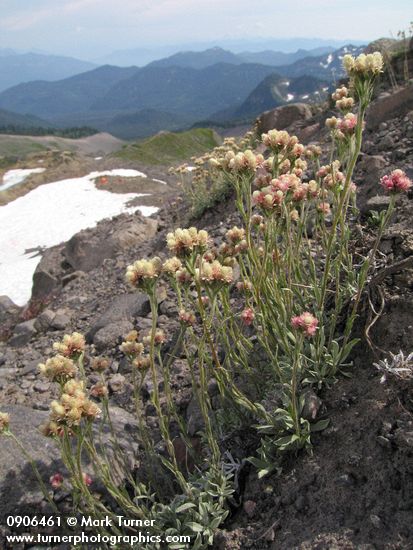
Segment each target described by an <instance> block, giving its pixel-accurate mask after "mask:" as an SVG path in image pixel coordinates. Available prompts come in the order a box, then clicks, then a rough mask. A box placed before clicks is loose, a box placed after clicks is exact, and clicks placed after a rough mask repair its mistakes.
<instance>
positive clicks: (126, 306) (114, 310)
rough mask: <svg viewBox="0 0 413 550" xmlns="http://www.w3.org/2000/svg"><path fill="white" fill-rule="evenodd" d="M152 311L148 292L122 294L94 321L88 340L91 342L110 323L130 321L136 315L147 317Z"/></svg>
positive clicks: (87, 335) (87, 336)
mask: <svg viewBox="0 0 413 550" xmlns="http://www.w3.org/2000/svg"><path fill="white" fill-rule="evenodd" d="M149 311H150V304H149V298H148V297H147V296H146V294H141V293H139V292H133V293H128V294H121V295H120V296H117V297H116V298H114V299H113V301H112V302H111V304H110V305H109V307H108V308H107V310H106V311H105V312H104V313H103V314H102V315H100V316H99V317H98V318H97V319H96V320H95V321H94V322H92V325H91V328H90V330H89V332H88V333H87V334H86V340H87V341H88V342H89V343H91V342H92V341H93V339H94V336H95V334H96V333H97V332H98V331H100V330H101V329H103V328H104V327H106V326H108V325H110V324H116V323H118V322H120V321H128V322H129V323H130V322H131V321H132V320H133V319H135V318H136V317H145V316H146V315H147V314H148V313H149Z"/></svg>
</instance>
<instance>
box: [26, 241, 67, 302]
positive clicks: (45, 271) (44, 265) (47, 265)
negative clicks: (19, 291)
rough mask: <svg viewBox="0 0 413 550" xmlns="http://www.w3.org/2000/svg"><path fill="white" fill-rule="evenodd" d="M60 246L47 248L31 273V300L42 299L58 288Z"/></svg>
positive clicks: (60, 259)
mask: <svg viewBox="0 0 413 550" xmlns="http://www.w3.org/2000/svg"><path fill="white" fill-rule="evenodd" d="M62 259H63V258H62V246H61V245H58V246H53V247H52V248H48V249H47V250H46V251H45V252H44V253H43V255H42V258H41V260H40V262H39V264H38V265H37V267H36V270H35V272H34V274H33V286H32V300H43V299H45V298H47V297H49V296H52V295H53V294H54V293H56V292H57V291H58V290H59V288H60V278H61V276H62V274H63V272H64V270H63V267H62Z"/></svg>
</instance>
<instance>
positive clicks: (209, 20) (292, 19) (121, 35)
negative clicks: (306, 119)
mask: <svg viewBox="0 0 413 550" xmlns="http://www.w3.org/2000/svg"><path fill="white" fill-rule="evenodd" d="M0 9H1V12H0V13H1V19H0V47H2V48H6V47H10V48H17V49H33V48H35V49H40V50H46V51H49V52H53V53H56V54H67V55H76V56H78V57H83V58H89V59H90V58H96V57H98V56H100V55H104V54H107V53H109V52H111V51H113V50H120V49H129V48H137V47H145V46H160V45H165V44H182V43H186V44H188V43H194V42H199V41H215V42H216V43H219V41H220V40H221V41H223V40H225V39H240V38H249V39H251V38H288V37H323V38H329V39H330V38H331V39H340V40H341V39H346V40H347V39H353V40H363V41H364V40H365V41H368V40H371V39H375V38H377V37H380V36H391V34H393V35H396V34H397V31H398V30H400V29H406V28H407V26H408V23H409V21H411V20H412V19H413V4H412V0H283V1H280V0H0Z"/></svg>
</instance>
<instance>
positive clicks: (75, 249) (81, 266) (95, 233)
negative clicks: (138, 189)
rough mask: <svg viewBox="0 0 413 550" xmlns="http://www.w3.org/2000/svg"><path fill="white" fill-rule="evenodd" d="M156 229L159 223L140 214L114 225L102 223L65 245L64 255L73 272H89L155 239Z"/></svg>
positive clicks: (76, 236) (86, 230)
mask: <svg viewBox="0 0 413 550" xmlns="http://www.w3.org/2000/svg"><path fill="white" fill-rule="evenodd" d="M156 229H157V222H156V220H152V219H148V218H144V217H143V216H141V215H140V214H137V215H136V216H134V217H126V218H124V219H122V220H120V221H119V222H117V223H115V224H113V226H112V224H106V225H103V224H102V225H100V226H99V225H98V226H97V227H96V228H92V229H85V230H84V231H80V233H77V234H76V235H74V236H73V237H72V238H71V239H70V240H69V241H68V242H67V243H66V246H65V248H64V252H63V254H64V256H65V259H66V262H67V263H68V264H69V265H70V266H71V268H72V269H74V270H76V271H79V270H80V271H85V272H88V271H91V270H92V269H94V268H95V267H98V266H100V265H101V264H102V262H103V260H105V259H106V258H114V257H115V256H116V254H117V253H118V252H119V251H120V250H124V249H125V248H129V247H131V246H137V245H139V244H141V243H142V242H144V241H146V240H147V239H150V238H152V237H153V236H154V235H155V233H156Z"/></svg>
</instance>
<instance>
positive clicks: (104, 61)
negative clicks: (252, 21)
mask: <svg viewBox="0 0 413 550" xmlns="http://www.w3.org/2000/svg"><path fill="white" fill-rule="evenodd" d="M351 42H352V41H350V40H336V39H331V38H330V39H320V38H299V37H291V38H260V39H248V38H243V39H227V40H221V41H220V46H221V48H224V49H225V50H229V51H231V52H236V54H239V52H244V53H245V52H247V53H248V52H249V53H251V54H252V55H254V54H255V53H256V52H265V51H271V52H275V53H277V52H281V54H283V53H284V52H286V53H285V54H284V55H291V54H292V55H295V54H294V53H293V52H297V50H298V51H306V52H311V51H315V52H316V51H317V49H320V48H327V49H329V50H336V49H338V48H341V47H342V46H344V45H346V44H349V43H351ZM352 43H354V44H355V45H356V46H360V45H362V44H363V42H361V41H359V42H352ZM216 46H217V44H214V43H211V42H198V43H188V44H180V45H169V46H168V45H166V46H165V45H153V46H147V47H143V48H131V49H128V50H117V51H114V52H112V53H110V54H107V55H104V56H102V57H99V58H97V59H93V60H92V61H93V62H94V63H96V64H97V65H117V66H120V67H130V66H131V65H136V66H139V67H143V66H144V65H147V64H148V63H151V62H152V61H156V60H159V59H163V58H166V57H170V56H172V55H173V54H175V53H176V52H177V51H178V52H188V51H194V52H196V53H200V52H202V51H205V50H211V49H215V47H216ZM319 53H320V54H322V53H325V52H323V51H320V52H319ZM241 55H244V54H243V53H241ZM306 55H311V54H310V53H308V54H306ZM306 55H303V56H302V57H306ZM316 55H317V54H316ZM297 59H298V58H296V59H293V61H297ZM248 61H249V62H253V63H255V62H257V60H255V59H248ZM288 62H289V61H285V60H282V59H281V60H277V61H276V63H277V64H279V65H283V64H287V63H288ZM260 63H265V64H270V65H271V64H272V62H270V63H269V62H268V61H260Z"/></svg>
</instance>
